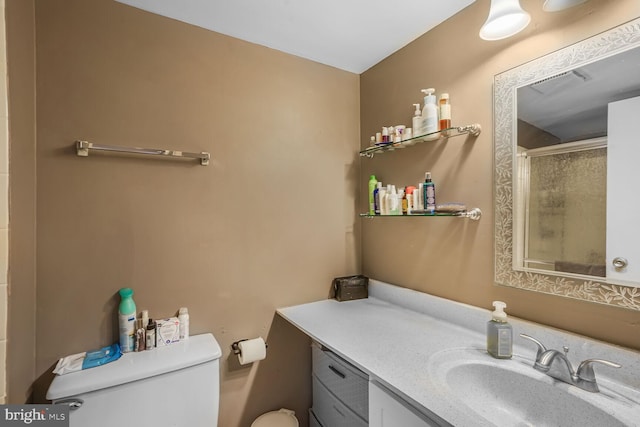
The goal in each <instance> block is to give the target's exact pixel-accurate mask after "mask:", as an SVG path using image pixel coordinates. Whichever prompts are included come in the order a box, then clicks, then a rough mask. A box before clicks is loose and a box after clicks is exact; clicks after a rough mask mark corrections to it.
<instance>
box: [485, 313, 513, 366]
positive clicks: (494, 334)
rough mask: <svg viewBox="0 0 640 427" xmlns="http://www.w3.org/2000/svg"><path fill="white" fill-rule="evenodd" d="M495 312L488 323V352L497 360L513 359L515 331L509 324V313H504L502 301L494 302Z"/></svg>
mask: <svg viewBox="0 0 640 427" xmlns="http://www.w3.org/2000/svg"><path fill="white" fill-rule="evenodd" d="M493 306H494V307H495V311H494V312H493V313H492V319H491V320H490V321H489V322H487V352H488V353H489V354H490V355H491V356H493V357H495V358H496V359H511V356H512V355H513V330H512V329H511V325H510V324H509V323H507V313H505V312H504V309H505V307H506V306H507V304H505V303H504V302H502V301H494V302H493Z"/></svg>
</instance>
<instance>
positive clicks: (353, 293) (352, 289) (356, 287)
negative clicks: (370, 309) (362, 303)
mask: <svg viewBox="0 0 640 427" xmlns="http://www.w3.org/2000/svg"><path fill="white" fill-rule="evenodd" d="M368 286H369V278H368V277H366V276H363V275H361V274H359V275H357V276H345V277H336V278H335V279H333V294H334V297H335V299H337V300H338V301H350V300H354V299H362V298H367V297H368V296H369V292H368V289H367V288H368Z"/></svg>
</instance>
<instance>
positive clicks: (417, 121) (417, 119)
mask: <svg viewBox="0 0 640 427" xmlns="http://www.w3.org/2000/svg"><path fill="white" fill-rule="evenodd" d="M413 106H414V107H416V111H414V112H413V119H412V121H411V126H412V127H413V135H414V136H421V135H423V134H424V132H423V131H422V111H420V104H413Z"/></svg>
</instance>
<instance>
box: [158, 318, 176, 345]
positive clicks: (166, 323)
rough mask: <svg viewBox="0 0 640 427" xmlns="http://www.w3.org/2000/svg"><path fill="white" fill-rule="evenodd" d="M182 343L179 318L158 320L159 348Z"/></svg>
mask: <svg viewBox="0 0 640 427" xmlns="http://www.w3.org/2000/svg"><path fill="white" fill-rule="evenodd" d="M178 341H180V321H179V320H178V318H177V317H169V318H167V319H160V320H156V342H157V346H158V347H162V346H165V345H170V344H173V343H174V342H178Z"/></svg>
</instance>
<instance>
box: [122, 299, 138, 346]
mask: <svg viewBox="0 0 640 427" xmlns="http://www.w3.org/2000/svg"><path fill="white" fill-rule="evenodd" d="M119 294H120V305H119V306H118V328H119V336H120V350H121V351H122V352H123V353H127V352H130V351H133V349H134V342H135V325H136V303H135V302H134V301H133V289H131V288H122V289H120V291H119Z"/></svg>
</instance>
